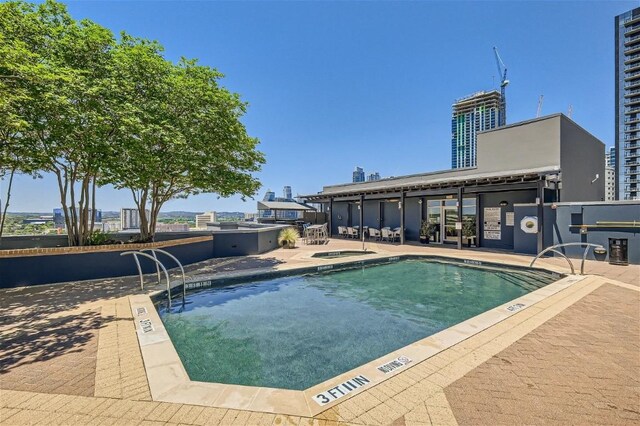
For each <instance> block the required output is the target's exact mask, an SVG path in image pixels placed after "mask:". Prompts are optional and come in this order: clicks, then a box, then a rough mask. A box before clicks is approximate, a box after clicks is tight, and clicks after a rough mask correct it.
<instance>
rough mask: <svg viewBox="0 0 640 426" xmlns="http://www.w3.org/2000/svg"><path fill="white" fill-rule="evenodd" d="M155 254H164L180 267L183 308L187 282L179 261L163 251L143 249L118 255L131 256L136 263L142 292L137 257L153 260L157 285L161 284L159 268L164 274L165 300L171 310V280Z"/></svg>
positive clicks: (142, 278)
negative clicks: (165, 282) (165, 285)
mask: <svg viewBox="0 0 640 426" xmlns="http://www.w3.org/2000/svg"><path fill="white" fill-rule="evenodd" d="M146 252H151V254H148V253H146ZM156 253H161V254H164V255H166V256H168V257H170V258H171V259H173V260H174V261H175V262H176V263H177V264H178V266H179V267H180V272H182V304H183V306H184V304H185V303H186V300H187V297H186V296H187V281H186V276H185V273H184V268H183V267H182V263H180V261H179V260H178V259H177V258H176V257H175V256H174V255H172V254H171V253H169V252H167V251H165V250H161V249H143V250H140V251H125V252H123V253H120V256H125V255H132V256H133V258H134V260H135V261H136V266H137V268H138V274H139V275H140V289H141V290H144V274H143V273H142V267H141V265H140V260H139V259H138V256H144V257H146V258H148V259H151V260H153V262H154V263H155V265H156V271H157V274H158V284H160V283H161V282H162V279H161V275H160V268H162V271H163V272H164V276H165V279H166V281H167V299H168V301H169V309H171V279H170V278H169V272H168V271H167V268H165V266H164V264H163V263H162V262H160V261H159V260H158V257H157V256H156Z"/></svg>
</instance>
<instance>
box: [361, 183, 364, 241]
mask: <svg viewBox="0 0 640 426" xmlns="http://www.w3.org/2000/svg"><path fill="white" fill-rule="evenodd" d="M360 240H362V245H363V249H364V194H363V195H360Z"/></svg>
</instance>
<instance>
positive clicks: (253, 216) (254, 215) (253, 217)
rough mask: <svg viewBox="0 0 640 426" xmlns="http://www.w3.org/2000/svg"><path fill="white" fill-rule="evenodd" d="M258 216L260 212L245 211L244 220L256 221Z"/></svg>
mask: <svg viewBox="0 0 640 426" xmlns="http://www.w3.org/2000/svg"><path fill="white" fill-rule="evenodd" d="M257 218H258V213H245V214H244V220H245V222H254V221H255V220H256V219H257Z"/></svg>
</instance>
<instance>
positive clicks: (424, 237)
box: [420, 220, 436, 244]
mask: <svg viewBox="0 0 640 426" xmlns="http://www.w3.org/2000/svg"><path fill="white" fill-rule="evenodd" d="M435 233H436V224H435V223H430V222H429V221H427V220H423V221H422V224H421V225H420V242H421V243H422V244H429V240H431V237H432V236H433V235H434V234H435Z"/></svg>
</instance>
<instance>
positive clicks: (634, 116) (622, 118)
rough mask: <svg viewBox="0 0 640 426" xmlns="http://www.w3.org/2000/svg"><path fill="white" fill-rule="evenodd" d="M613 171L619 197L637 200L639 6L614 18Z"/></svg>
mask: <svg viewBox="0 0 640 426" xmlns="http://www.w3.org/2000/svg"><path fill="white" fill-rule="evenodd" d="M615 44H616V45H615V61H616V63H615V73H616V79H615V91H616V106H615V117H616V118H615V119H616V128H615V139H616V140H615V148H616V155H615V166H614V169H615V174H616V194H617V198H618V199H619V200H638V199H640V187H639V182H638V175H639V174H640V173H639V172H640V7H638V8H635V9H633V10H630V11H628V12H625V13H623V14H621V15H618V16H616V17H615Z"/></svg>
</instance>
